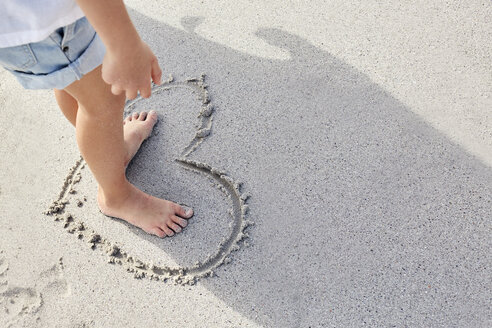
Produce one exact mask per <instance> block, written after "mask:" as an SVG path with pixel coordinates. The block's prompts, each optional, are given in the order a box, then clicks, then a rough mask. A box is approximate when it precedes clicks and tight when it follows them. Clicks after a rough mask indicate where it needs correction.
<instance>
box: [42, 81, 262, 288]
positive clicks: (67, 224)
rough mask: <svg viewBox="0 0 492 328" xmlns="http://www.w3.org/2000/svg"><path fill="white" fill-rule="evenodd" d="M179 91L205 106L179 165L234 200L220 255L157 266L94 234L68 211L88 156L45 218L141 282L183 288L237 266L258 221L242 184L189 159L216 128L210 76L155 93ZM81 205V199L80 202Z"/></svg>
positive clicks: (156, 89)
mask: <svg viewBox="0 0 492 328" xmlns="http://www.w3.org/2000/svg"><path fill="white" fill-rule="evenodd" d="M173 88H188V89H191V90H193V91H195V92H196V93H197V94H198V98H199V101H200V102H201V109H200V113H199V114H198V125H197V128H196V133H195V136H194V138H193V139H192V140H191V141H190V142H189V144H188V145H187V146H186V147H185V148H184V149H183V150H182V152H181V154H180V156H179V157H178V158H176V159H175V161H176V162H177V163H178V164H180V165H181V166H182V167H183V168H185V169H187V170H190V171H193V172H195V173H197V174H202V175H205V176H207V177H209V178H211V180H212V181H214V184H216V186H217V187H218V188H219V189H220V190H221V191H222V192H223V193H224V194H225V195H226V196H227V198H228V199H229V200H230V202H231V207H230V210H229V214H230V215H231V217H232V226H231V231H230V234H229V235H228V236H227V237H226V238H224V239H223V240H222V241H221V243H220V244H219V245H218V248H217V251H216V253H215V254H213V255H210V256H209V257H207V258H206V259H205V260H204V261H202V262H197V263H196V264H195V265H193V266H178V267H170V266H157V265H154V264H151V263H145V262H144V261H141V260H140V259H138V258H135V257H134V256H132V255H130V254H129V253H128V252H126V251H124V250H123V249H122V248H121V247H118V246H117V245H116V244H115V243H114V242H112V241H111V240H108V239H107V238H104V237H103V236H101V235H100V234H99V233H98V232H96V231H94V229H92V228H90V227H88V226H87V224H86V223H84V222H82V221H80V220H77V219H76V218H75V217H74V216H73V215H72V214H70V213H68V212H67V211H66V205H67V204H68V203H69V199H70V196H71V195H72V194H75V193H76V192H77V191H76V187H77V183H78V182H79V181H80V179H81V177H82V176H81V172H82V170H84V168H85V166H86V163H85V161H84V160H83V159H82V158H80V159H79V160H78V161H77V162H76V163H75V165H74V166H73V167H72V168H71V169H70V171H69V173H68V175H67V177H66V178H65V181H64V184H63V187H62V190H61V192H60V194H59V196H58V198H57V199H56V200H55V201H54V202H53V203H52V204H51V206H50V207H49V209H48V210H47V211H46V212H45V214H46V215H48V216H52V217H54V219H55V221H60V222H62V223H63V227H64V228H65V229H66V230H67V231H68V232H69V233H72V234H75V235H77V236H78V238H79V239H81V240H85V241H86V242H87V243H89V245H90V246H91V247H92V248H93V249H102V250H103V251H105V252H106V253H107V254H108V256H109V262H110V263H117V264H120V265H123V266H125V267H126V269H127V271H129V272H132V273H133V274H134V276H135V277H136V278H143V277H147V278H150V279H153V280H160V281H168V280H169V279H172V280H173V281H174V282H175V283H178V284H190V285H193V284H195V282H196V281H197V280H198V279H199V278H202V277H211V276H213V275H214V270H215V269H216V268H218V267H219V266H221V265H223V264H226V263H229V262H231V260H232V258H231V253H232V252H235V251H237V250H239V248H240V247H241V245H248V243H247V241H246V240H245V239H246V238H248V237H249V235H248V233H247V232H246V231H245V230H246V228H247V227H248V226H251V225H253V222H252V221H250V220H247V219H246V215H247V213H248V205H247V204H246V203H247V200H248V198H249V195H248V194H246V193H243V192H242V190H241V189H242V188H241V183H240V182H238V181H236V180H234V179H232V178H231V177H230V176H229V175H227V174H226V173H225V172H223V171H221V170H219V169H217V168H214V167H212V166H210V165H208V164H206V163H202V162H199V161H195V160H191V159H189V158H188V156H189V155H190V154H191V153H193V152H194V151H195V150H196V149H197V148H198V146H199V145H200V144H201V143H202V142H203V141H204V140H205V139H206V138H207V137H208V136H209V135H210V133H211V130H212V121H213V114H214V106H213V104H212V102H211V99H210V95H209V92H208V85H207V84H206V83H205V74H202V75H201V76H200V77H199V78H188V79H185V80H184V81H175V80H174V78H173V77H172V75H170V76H169V79H168V80H167V81H165V82H163V83H162V84H161V85H160V86H154V87H153V88H152V93H153V94H154V95H155V94H159V93H162V92H166V91H169V90H171V89H173ZM141 100H142V98H141V97H140V96H139V97H138V98H136V99H134V100H132V101H129V102H127V104H126V108H125V113H126V114H127V113H129V112H131V110H132V109H133V108H134V106H135V104H137V103H138V102H139V101H141ZM77 202H81V201H80V200H77Z"/></svg>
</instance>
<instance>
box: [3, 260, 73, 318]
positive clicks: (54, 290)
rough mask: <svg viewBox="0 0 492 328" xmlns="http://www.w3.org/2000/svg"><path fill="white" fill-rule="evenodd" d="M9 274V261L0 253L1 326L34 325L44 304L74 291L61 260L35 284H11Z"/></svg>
mask: <svg viewBox="0 0 492 328" xmlns="http://www.w3.org/2000/svg"><path fill="white" fill-rule="evenodd" d="M7 274H8V262H7V261H6V259H5V257H4V256H3V253H2V252H0V327H12V326H14V325H20V326H34V325H35V324H36V322H37V323H39V320H40V318H39V314H40V310H41V309H42V306H43V304H45V303H46V302H47V301H49V299H50V298H51V297H59V296H63V295H67V294H69V293H70V288H69V285H68V284H67V282H66V280H65V279H64V278H63V264H62V262H61V260H60V262H59V263H57V264H55V265H54V266H52V267H51V268H49V269H48V270H46V271H44V272H42V273H41V274H40V275H39V277H38V278H37V279H36V283H35V285H34V286H32V287H18V286H10V285H9V283H8V277H7Z"/></svg>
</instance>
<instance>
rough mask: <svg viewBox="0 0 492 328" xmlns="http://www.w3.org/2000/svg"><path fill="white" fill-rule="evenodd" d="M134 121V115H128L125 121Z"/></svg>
mask: <svg viewBox="0 0 492 328" xmlns="http://www.w3.org/2000/svg"><path fill="white" fill-rule="evenodd" d="M131 121H132V116H131V115H128V116H127V117H126V118H125V120H124V121H123V122H125V123H126V122H131Z"/></svg>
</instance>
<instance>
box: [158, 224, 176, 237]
mask: <svg viewBox="0 0 492 328" xmlns="http://www.w3.org/2000/svg"><path fill="white" fill-rule="evenodd" d="M160 228H161V230H162V231H164V232H165V233H166V235H168V236H169V237H171V236H174V231H172V230H171V229H169V227H168V226H167V224H163V225H162V226H160Z"/></svg>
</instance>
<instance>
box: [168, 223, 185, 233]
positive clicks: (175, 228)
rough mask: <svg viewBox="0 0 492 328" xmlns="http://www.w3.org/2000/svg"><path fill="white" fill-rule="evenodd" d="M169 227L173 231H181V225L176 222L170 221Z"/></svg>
mask: <svg viewBox="0 0 492 328" xmlns="http://www.w3.org/2000/svg"><path fill="white" fill-rule="evenodd" d="M169 228H171V229H172V230H173V231H174V232H175V233H178V232H181V230H182V229H181V227H180V226H179V225H177V224H176V223H170V224H169Z"/></svg>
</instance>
